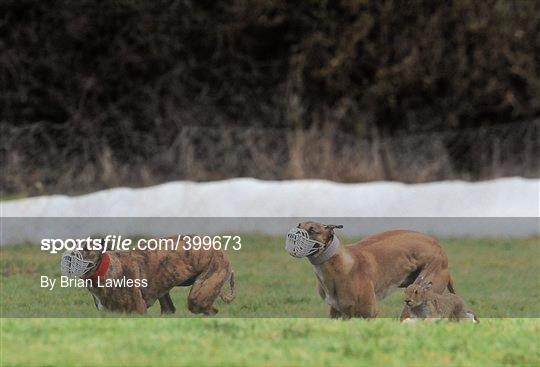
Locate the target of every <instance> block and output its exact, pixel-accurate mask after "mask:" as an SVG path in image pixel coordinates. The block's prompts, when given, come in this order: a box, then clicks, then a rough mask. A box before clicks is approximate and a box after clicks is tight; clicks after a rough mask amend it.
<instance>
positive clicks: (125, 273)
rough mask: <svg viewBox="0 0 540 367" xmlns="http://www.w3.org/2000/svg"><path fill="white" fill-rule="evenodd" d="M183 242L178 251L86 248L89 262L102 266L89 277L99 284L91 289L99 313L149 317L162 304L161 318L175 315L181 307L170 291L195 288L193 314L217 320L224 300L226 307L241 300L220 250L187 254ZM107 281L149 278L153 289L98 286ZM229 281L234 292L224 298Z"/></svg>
mask: <svg viewBox="0 0 540 367" xmlns="http://www.w3.org/2000/svg"><path fill="white" fill-rule="evenodd" d="M183 245H184V243H183V242H181V243H179V246H178V249H177V250H172V249H169V250H155V251H150V250H146V251H143V250H133V251H109V252H105V253H101V252H100V251H95V250H89V249H84V250H82V255H83V258H84V259H85V260H91V261H94V262H95V263H96V265H95V267H94V268H93V269H91V270H90V271H89V273H88V274H87V276H86V278H91V279H92V280H93V282H92V286H91V287H88V290H89V291H90V293H92V296H93V297H94V302H95V304H96V307H97V308H98V309H101V308H105V309H107V310H110V311H117V312H137V313H140V314H144V313H146V309H147V308H148V307H150V306H151V305H152V304H154V302H155V301H156V299H157V300H159V304H160V306H161V313H162V314H166V313H174V312H176V308H175V307H174V304H173V302H172V299H171V296H170V294H169V291H170V290H171V289H172V288H174V287H176V286H180V287H188V286H191V290H190V292H189V296H188V309H189V310H190V311H191V312H193V313H202V314H205V315H214V314H216V313H217V312H218V310H217V309H216V308H215V307H214V306H213V304H214V301H215V300H216V298H217V297H218V296H221V298H222V299H223V300H224V301H225V302H227V303H228V302H231V301H232V300H233V299H234V297H235V287H234V272H233V270H232V269H231V267H230V264H229V261H228V260H227V258H226V256H225V254H224V253H223V252H222V251H220V250H214V249H210V250H204V249H200V250H193V249H189V250H184V248H183ZM98 277H100V280H101V279H103V280H101V283H103V282H104V281H105V280H106V279H122V278H123V277H126V278H127V279H139V280H142V279H146V280H147V283H148V285H147V287H130V288H127V287H126V288H122V287H97V284H96V282H95V281H96V280H97V278H98ZM226 281H228V282H229V286H230V292H228V294H223V293H222V286H223V285H224V283H225V282H226Z"/></svg>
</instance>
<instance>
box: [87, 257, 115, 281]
mask: <svg viewBox="0 0 540 367" xmlns="http://www.w3.org/2000/svg"><path fill="white" fill-rule="evenodd" d="M110 262H111V257H110V256H109V254H108V253H106V252H104V253H103V255H101V262H100V263H99V265H98V267H97V269H96V271H94V274H92V275H91V276H89V277H83V278H84V279H92V283H94V282H95V281H97V280H98V279H99V278H102V277H104V276H105V274H107V271H108V270H109V264H110Z"/></svg>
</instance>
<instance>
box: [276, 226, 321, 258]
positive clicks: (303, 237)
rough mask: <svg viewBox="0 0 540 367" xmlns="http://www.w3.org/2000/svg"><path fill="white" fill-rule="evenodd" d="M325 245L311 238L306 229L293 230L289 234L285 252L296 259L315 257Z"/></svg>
mask: <svg viewBox="0 0 540 367" xmlns="http://www.w3.org/2000/svg"><path fill="white" fill-rule="evenodd" d="M322 246H324V244H322V243H321V242H319V241H315V240H312V239H311V238H309V234H308V233H307V231H306V230H305V229H301V228H293V229H291V230H290V231H289V233H287V237H286V240H285V251H287V252H288V253H289V255H291V256H294V257H306V256H311V255H314V254H315V253H316V252H317V251H318V250H319V249H320V248H321V247H322Z"/></svg>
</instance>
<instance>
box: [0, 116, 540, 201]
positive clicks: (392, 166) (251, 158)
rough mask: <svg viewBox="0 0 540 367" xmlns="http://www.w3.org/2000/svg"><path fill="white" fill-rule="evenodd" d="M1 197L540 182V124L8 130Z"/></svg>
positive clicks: (39, 125)
mask: <svg viewBox="0 0 540 367" xmlns="http://www.w3.org/2000/svg"><path fill="white" fill-rule="evenodd" d="M0 134H1V149H0V151H1V157H0V160H1V166H2V168H3V174H2V175H1V176H0V184H1V192H2V194H3V195H6V194H14V193H24V194H28V195H34V194H43V193H82V192H87V191H92V190H96V189H101V188H106V187H114V186H146V185H153V184H157V183H161V182H165V181H171V180H194V181H206V180H219V179H226V178H231V177H257V178H261V179H271V180H275V179H307V178H319V179H328V180H334V181H341V182H363V181H375V180H398V181H403V182H408V183H417V182H427V181H436V180H452V179H464V180H482V179H491V178H496V177H503V176H515V175H518V176H525V177H539V176H540V167H539V160H538V157H539V156H540V119H536V120H533V121H524V122H517V123H509V124H503V125H494V126H490V127H483V128H476V129H465V130H451V131H442V132H431V133H422V134H414V135H397V136H392V137H379V136H377V134H371V136H370V138H363V139H360V138H358V137H356V136H354V135H351V134H345V133H342V132H340V131H336V130H335V129H332V128H330V127H328V128H324V129H317V128H311V129H309V130H290V129H275V128H271V129H270V128H254V127H247V128H246V127H226V128H216V127H202V126H178V127H177V128H176V129H174V130H172V131H170V133H169V134H167V135H166V136H160V137H156V136H155V134H154V135H151V134H145V133H144V132H139V133H135V132H132V131H130V132H126V134H125V137H124V138H122V139H117V140H116V141H115V140H111V139H108V138H107V136H103V137H96V135H95V134H85V132H84V131H80V130H77V128H76V126H75V127H74V126H73V125H72V124H69V125H59V126H56V127H53V128H51V126H50V124H44V123H34V124H31V125H27V126H22V127H17V126H9V125H8V124H2V127H1V128H0Z"/></svg>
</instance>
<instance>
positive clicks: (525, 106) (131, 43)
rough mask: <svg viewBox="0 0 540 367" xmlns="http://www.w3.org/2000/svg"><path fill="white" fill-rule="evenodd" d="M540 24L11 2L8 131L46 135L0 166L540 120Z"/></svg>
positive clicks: (415, 14) (507, 14)
mask: <svg viewBox="0 0 540 367" xmlns="http://www.w3.org/2000/svg"><path fill="white" fill-rule="evenodd" d="M539 14H540V2H539V1H527V0H525V1H521V0H483V1H474V0H462V1H457V0H455V1H446V0H444V1H443V0H439V1H437V0H417V1H405V0H393V1H392V0H382V1H378V0H377V1H376V0H373V1H368V0H366V1H324V0H313V1H284V0H283V1H264V0H260V1H135V0H124V1H88V0H80V1H37V0H36V1H34V0H32V1H30V0H13V1H11V0H3V1H2V2H0V48H1V53H0V69H1V74H0V75H1V83H2V93H1V94H0V106H1V108H0V109H1V112H0V121H1V123H2V125H4V127H3V130H2V133H3V135H6V134H13V132H14V131H15V130H14V128H22V129H27V130H28V131H29V134H31V132H32V131H34V132H35V131H39V134H37V133H36V134H35V136H34V137H32V138H31V139H24V141H23V142H22V143H21V144H20V145H16V147H15V148H13V144H10V146H9V152H8V151H7V144H5V143H3V144H2V148H3V149H2V157H1V159H2V164H3V166H5V165H8V166H9V165H11V166H10V167H11V169H12V170H16V168H15V166H14V165H16V164H23V163H24V162H27V161H28V160H33V159H36V157H40V156H42V155H43V149H40V147H42V146H43V145H46V146H47V147H49V148H50V149H51V150H50V151H53V152H63V154H69V155H75V156H78V157H80V159H82V160H84V161H85V162H87V161H92V160H98V159H99V155H100V154H103V151H105V150H108V151H110V152H109V153H107V154H109V155H110V156H111V157H113V158H114V160H117V161H119V162H124V163H129V164H136V162H137V159H140V160H144V159H147V158H149V157H153V154H155V153H160V152H159V148H158V147H161V146H170V145H171V144H173V142H174V141H175V139H177V136H178V134H179V132H180V130H181V129H182V128H183V127H186V126H213V127H219V128H223V127H235V128H236V127H245V126H250V127H265V128H266V127H272V128H286V129H292V130H294V129H311V128H315V129H322V128H323V127H324V128H327V127H328V126H331V128H332V129H335V130H339V131H340V132H345V133H347V134H351V135H353V136H356V137H358V138H362V139H363V138H366V139H374V138H380V137H385V136H394V135H399V134H404V133H407V134H415V133H418V132H432V131H448V130H456V129H463V128H477V127H485V126H489V125H500V124H507V123H512V122H514V121H528V120H532V119H533V118H535V117H538V116H540V16H539ZM8 127H9V128H8ZM27 130H25V132H26V131H27ZM149 144H150V145H151V146H153V147H155V148H152V149H151V148H149V147H148V145H149ZM13 149H18V151H16V152H13ZM66 152H67V153H66ZM13 154H15V155H16V156H15V157H13ZM49 158H50V159H48V161H50V160H51V159H52V157H49ZM453 158H455V159H458V160H459V159H463V157H459V156H458V157H453ZM134 161H135V163H134ZM21 162H23V163H21ZM36 169H37V168H36ZM50 169H53V170H54V169H57V168H55V167H54V166H52V167H50ZM34 173H35V172H34ZM35 174H37V175H38V176H39V174H38V173H35ZM277 178H279V177H277ZM51 180H52V181H53V182H54V179H51ZM10 185H11V184H10ZM12 186H16V185H12ZM23 186H24V185H23ZM11 190H13V189H10V190H9V191H11Z"/></svg>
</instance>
